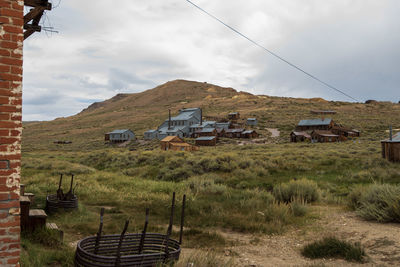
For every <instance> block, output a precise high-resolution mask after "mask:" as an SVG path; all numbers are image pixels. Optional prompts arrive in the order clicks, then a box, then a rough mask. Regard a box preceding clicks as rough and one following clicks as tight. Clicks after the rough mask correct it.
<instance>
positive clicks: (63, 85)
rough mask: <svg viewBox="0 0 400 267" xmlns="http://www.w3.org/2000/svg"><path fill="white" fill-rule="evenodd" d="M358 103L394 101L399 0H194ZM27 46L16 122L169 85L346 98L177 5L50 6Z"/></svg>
mask: <svg viewBox="0 0 400 267" xmlns="http://www.w3.org/2000/svg"><path fill="white" fill-rule="evenodd" d="M192 2H193V3H195V4H196V5H199V6H201V7H202V8H204V9H205V10H207V11H208V12H210V13H211V14H213V15H214V16H216V17H218V18H219V19H221V20H222V21H224V22H225V23H227V24H229V25H230V26H232V27H234V28H235V29H237V30H238V31H240V32H241V33H243V34H244V35H246V36H248V37H249V38H251V39H252V40H254V41H256V42H257V43H259V44H260V45H262V46H264V47H266V48H267V49H269V50H271V51H273V52H274V53H276V54H278V55H279V56H281V57H282V58H284V59H286V60H288V61H289V62H291V63H293V64H295V65H296V66H299V67H301V68H302V69H304V70H305V71H307V72H309V73H311V74H312V75H314V76H316V77H318V78H319V79H321V80H323V81H324V82H326V83H329V84H331V85H333V86H335V87H336V88H338V89H340V90H342V91H344V92H346V93H347V94H349V95H350V96H352V97H354V98H356V99H357V100H359V101H361V102H363V101H365V100H368V99H376V100H382V101H393V102H398V101H399V100H400V73H399V72H400V49H399V47H400V34H399V33H400V19H399V15H398V11H399V10H400V1H398V0H380V1H376V0H324V1H321V0H297V1H293V0H280V1H276V0H263V1H260V0H235V1H230V0H219V1H214V0H192ZM53 7H54V8H53V10H52V11H49V12H47V13H46V15H45V16H44V17H43V19H42V22H41V23H42V25H43V26H44V27H46V28H47V29H50V27H53V28H51V29H53V30H55V31H57V32H58V33H51V32H46V31H42V32H41V33H35V34H34V35H32V36H31V37H29V38H28V39H27V40H25V42H24V78H23V79H24V81H23V85H24V89H23V90H24V92H23V120H24V121H31V120H52V119H55V118H57V117H66V116H71V115H74V114H76V113H78V112H80V111H81V110H82V109H83V108H85V107H87V106H88V105H90V104H92V103H93V102H98V101H103V100H106V99H108V98H110V97H113V96H114V95H116V94H118V93H136V92H141V91H144V90H147V89H151V88H154V87H155V86H157V85H160V84H163V83H165V82H167V81H171V80H175V79H186V80H194V81H200V82H204V81H206V82H209V83H213V84H216V85H220V86H225V87H233V88H235V89H237V90H240V91H247V92H250V93H253V94H264V95H272V96H285V97H305V98H311V97H322V98H324V99H327V100H338V101H352V100H351V99H349V98H347V97H346V96H344V95H342V94H340V93H338V92H336V91H334V90H332V89H329V88H328V87H326V86H324V85H322V84H321V83H319V82H317V81H315V80H313V79H311V78H309V77H308V76H306V75H304V74H303V73H301V72H299V71H298V70H296V69H294V68H293V67H291V66H289V65H288V64H286V63H283V62H282V61H280V60H278V59H277V58H275V57H273V56H271V55H270V54H268V53H266V52H265V51H264V50H262V49H261V48H259V47H257V46H255V45H254V44H252V43H251V42H249V41H248V40H246V39H244V38H243V37H241V36H239V35H237V34H236V33H234V32H233V31H231V30H229V29H228V28H226V27H225V26H223V25H222V24H220V23H218V22H216V21H215V20H213V19H212V18H210V17H208V16H207V15H205V14H204V13H202V12H201V11H199V10H198V9H196V8H195V7H193V6H192V5H191V4H190V3H188V2H187V1H185V0H146V1H132V0H118V1H114V0H96V1H81V0H61V1H60V0H53Z"/></svg>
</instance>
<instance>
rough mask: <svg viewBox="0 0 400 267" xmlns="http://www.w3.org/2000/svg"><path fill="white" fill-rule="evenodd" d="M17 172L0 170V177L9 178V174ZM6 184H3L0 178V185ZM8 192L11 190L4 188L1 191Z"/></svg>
mask: <svg viewBox="0 0 400 267" xmlns="http://www.w3.org/2000/svg"><path fill="white" fill-rule="evenodd" d="M16 172H17V171H16V170H13V169H0V176H9V175H11V174H14V173H16ZM5 184H6V182H4V181H3V180H2V178H0V185H5ZM1 188H2V187H0V191H2V190H1ZM9 190H11V188H8V187H7V188H4V190H3V191H5V192H6V191H9Z"/></svg>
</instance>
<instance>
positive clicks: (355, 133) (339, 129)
mask: <svg viewBox="0 0 400 267" xmlns="http://www.w3.org/2000/svg"><path fill="white" fill-rule="evenodd" d="M331 132H332V133H334V134H337V135H341V136H344V137H360V131H359V130H356V129H350V128H347V127H344V126H340V125H335V126H333V127H332V129H331Z"/></svg>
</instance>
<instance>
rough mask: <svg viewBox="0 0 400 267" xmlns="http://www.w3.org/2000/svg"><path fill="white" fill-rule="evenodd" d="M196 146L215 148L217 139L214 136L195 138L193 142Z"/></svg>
mask: <svg viewBox="0 0 400 267" xmlns="http://www.w3.org/2000/svg"><path fill="white" fill-rule="evenodd" d="M195 144H196V146H215V145H217V137H216V136H202V137H199V138H196V140H195Z"/></svg>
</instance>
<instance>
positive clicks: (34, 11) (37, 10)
mask: <svg viewBox="0 0 400 267" xmlns="http://www.w3.org/2000/svg"><path fill="white" fill-rule="evenodd" d="M43 10H44V9H43V8H42V7H35V8H33V9H31V10H30V11H29V13H27V14H26V15H25V16H24V23H25V24H26V23H28V22H29V21H31V20H33V19H34V18H36V17H37V16H39V15H40V14H43ZM40 16H41V15H40Z"/></svg>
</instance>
